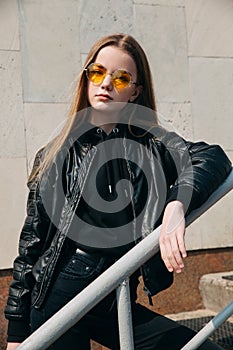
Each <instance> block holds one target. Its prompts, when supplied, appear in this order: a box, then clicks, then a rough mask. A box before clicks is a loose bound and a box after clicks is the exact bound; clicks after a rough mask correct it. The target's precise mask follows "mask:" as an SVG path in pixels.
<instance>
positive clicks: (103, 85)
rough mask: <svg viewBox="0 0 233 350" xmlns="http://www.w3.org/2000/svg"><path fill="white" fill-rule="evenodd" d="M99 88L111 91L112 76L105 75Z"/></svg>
mask: <svg viewBox="0 0 233 350" xmlns="http://www.w3.org/2000/svg"><path fill="white" fill-rule="evenodd" d="M101 88H102V89H106V90H112V88H113V84H112V76H111V74H106V75H105V77H104V79H103V81H102V83H101Z"/></svg>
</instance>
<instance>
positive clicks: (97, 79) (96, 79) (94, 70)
mask: <svg viewBox="0 0 233 350" xmlns="http://www.w3.org/2000/svg"><path fill="white" fill-rule="evenodd" d="M105 74H106V69H105V68H104V67H102V66H101V65H98V64H91V65H90V66H89V67H88V68H87V78H88V79H90V80H91V81H92V82H93V83H94V84H97V85H98V84H100V83H101V82H102V81H103V79H104V77H105Z"/></svg>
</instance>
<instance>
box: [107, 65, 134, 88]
mask: <svg viewBox="0 0 233 350" xmlns="http://www.w3.org/2000/svg"><path fill="white" fill-rule="evenodd" d="M112 80H113V84H114V86H115V87H116V88H117V89H124V88H126V87H127V86H129V84H130V82H131V77H130V74H129V73H128V72H126V71H124V70H118V71H116V72H115V73H114V74H113V77H112Z"/></svg>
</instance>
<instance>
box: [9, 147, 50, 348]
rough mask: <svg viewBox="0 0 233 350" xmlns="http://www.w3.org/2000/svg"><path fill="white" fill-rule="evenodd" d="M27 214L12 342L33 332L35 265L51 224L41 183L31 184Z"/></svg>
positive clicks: (12, 297)
mask: <svg viewBox="0 0 233 350" xmlns="http://www.w3.org/2000/svg"><path fill="white" fill-rule="evenodd" d="M40 158H41V152H40V151H39V152H38V153H37V155H36V157H35V161H34V165H33V170H32V171H34V169H35V167H37V166H38V165H39V163H40ZM28 187H29V195H28V200H27V215H26V219H25V222H24V225H23V227H22V230H21V234H20V239H19V254H18V256H17V258H16V259H15V261H14V266H13V281H12V282H11V285H10V289H9V297H8V301H7V305H6V308H5V316H6V318H7V319H8V320H9V327H8V342H21V341H23V340H24V339H25V338H26V337H27V336H28V335H29V332H30V328H29V317H30V314H29V313H30V294H31V291H32V288H33V286H34V278H33V276H32V267H33V265H34V264H35V262H36V261H37V259H38V257H39V255H40V253H41V250H42V246H43V241H44V239H43V236H44V235H45V234H46V232H47V229H48V226H49V218H48V217H47V216H46V212H45V211H44V210H43V206H42V203H41V201H40V194H39V186H38V185H37V184H36V182H34V183H31V184H29V183H28Z"/></svg>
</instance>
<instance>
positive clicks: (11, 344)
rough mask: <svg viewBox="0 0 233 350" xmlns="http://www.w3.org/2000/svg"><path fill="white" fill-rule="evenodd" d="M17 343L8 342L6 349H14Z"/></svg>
mask: <svg viewBox="0 0 233 350" xmlns="http://www.w3.org/2000/svg"><path fill="white" fill-rule="evenodd" d="M19 345H20V343H8V344H7V348H6V350H15V349H16V348H17V347H18V346H19Z"/></svg>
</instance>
